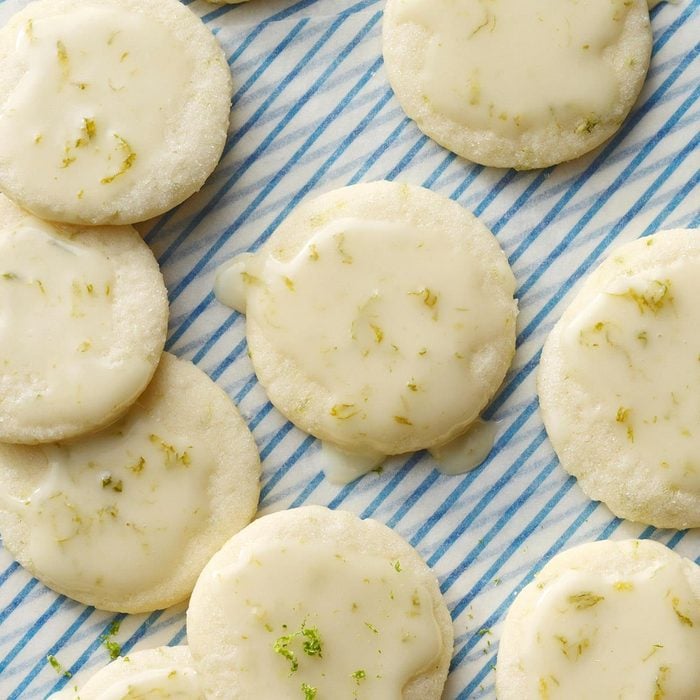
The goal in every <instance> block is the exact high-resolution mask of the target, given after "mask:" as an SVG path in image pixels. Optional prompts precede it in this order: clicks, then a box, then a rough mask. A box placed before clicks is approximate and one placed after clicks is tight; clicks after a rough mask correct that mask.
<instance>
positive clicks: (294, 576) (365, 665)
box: [187, 506, 453, 700]
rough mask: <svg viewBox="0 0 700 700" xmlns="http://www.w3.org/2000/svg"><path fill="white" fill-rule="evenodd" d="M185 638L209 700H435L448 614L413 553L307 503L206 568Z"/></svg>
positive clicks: (447, 648)
mask: <svg viewBox="0 0 700 700" xmlns="http://www.w3.org/2000/svg"><path fill="white" fill-rule="evenodd" d="M187 636H188V640H189V644H190V649H191V650H192V655H193V657H194V660H195V668H196V669H197V672H198V673H199V674H200V677H201V680H202V684H203V687H204V692H205V695H206V696H207V697H208V698H226V699H227V700H236V699H238V698H241V699H242V698H254V697H258V698H263V697H264V698H272V697H276V698H282V697H285V698H287V697H290V698H291V697H307V698H314V697H316V694H318V697H319V698H322V697H352V696H353V695H354V694H356V693H359V694H360V695H359V696H360V697H375V698H380V697H382V698H388V697H401V698H403V699H404V700H437V699H438V698H440V697H441V695H442V689H443V686H444V683H445V679H446V677H447V672H448V667H449V663H450V658H451V656H452V643H453V631H452V622H451V619H450V615H449V613H448V611H447V608H446V606H445V603H444V601H443V599H442V596H441V594H440V589H439V587H438V584H437V581H436V580H435V576H434V574H433V573H432V572H431V571H430V569H429V568H428V567H427V566H426V564H425V563H424V562H423V560H422V559H421V558H420V557H419V555H418V554H417V553H416V551H415V550H414V549H413V548H412V547H411V546H410V545H409V544H408V543H407V542H406V541H405V540H403V539H402V538H401V537H399V536H398V535H397V534H396V533H394V532H393V531H392V530H390V529H389V528H387V527H385V526H384V525H381V524H380V523H378V522H376V521H373V520H360V519H359V518H357V517H356V516H354V515H352V514H350V513H347V512H343V511H331V510H328V509H327V508H322V507H320V506H308V507H304V508H297V509H294V510H289V511H284V512H280V513H275V514H273V515H268V516H265V517H262V518H260V519H259V520H256V521H255V522H254V523H252V524H251V525H249V526H248V527H247V528H245V530H243V531H242V532H240V533H239V534H238V535H236V536H235V537H233V538H231V540H229V542H227V543H226V545H225V546H224V547H223V549H222V550H221V551H220V552H218V553H217V554H216V555H214V557H212V559H211V561H210V562H209V563H208V564H207V566H206V567H205V569H204V571H203V572H202V575H201V576H200V578H199V580H198V581H197V584H196V586H195V589H194V591H193V593H192V598H191V600H190V607H189V609H188V611H187Z"/></svg>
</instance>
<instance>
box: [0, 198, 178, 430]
mask: <svg viewBox="0 0 700 700" xmlns="http://www.w3.org/2000/svg"><path fill="white" fill-rule="evenodd" d="M0 220H1V221H2V224H1V225H0V227H1V230H0V441H2V442H14V443H23V444H25V443H26V444H32V443H38V442H49V441H53V440H62V439H65V438H69V437H73V436H76V435H79V434H82V433H86V432H90V431H94V430H97V429H98V428H101V427H103V426H105V425H108V424H109V423H112V422H113V421H115V420H116V419H117V418H118V417H119V416H120V415H121V414H122V413H124V411H126V409H127V408H128V407H129V406H130V405H131V404H132V403H133V402H134V401H135V400H136V398H137V397H138V395H139V394H140V393H141V392H142V391H143V390H144V389H145V388H146V385H147V384H148V382H149V381H150V379H151V377H152V376H153V373H154V372H155V370H156V366H157V364H158V362H159V360H160V357H161V353H162V351H163V345H164V343H165V336H166V332H167V325H168V298H167V292H166V289H165V285H164V284H163V276H162V275H161V274H160V270H159V269H158V264H157V262H156V260H155V258H154V257H153V253H152V252H151V251H150V249H149V248H148V246H147V245H146V244H145V243H144V242H143V240H142V239H141V237H140V236H139V234H138V233H137V231H136V230H135V229H133V228H132V227H131V226H123V227H103V228H94V227H90V228H80V227H76V226H67V225H61V224H51V223H47V222H44V221H41V220H40V219H37V218H36V217H34V216H32V215H31V214H28V213H27V212H25V211H23V210H22V209H20V208H19V207H17V206H16V205H14V204H13V203H12V202H11V201H10V200H8V199H7V198H6V197H4V196H3V195H0Z"/></svg>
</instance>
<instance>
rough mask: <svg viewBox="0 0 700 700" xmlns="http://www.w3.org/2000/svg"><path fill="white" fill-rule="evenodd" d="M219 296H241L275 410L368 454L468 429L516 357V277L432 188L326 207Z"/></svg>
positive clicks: (247, 258)
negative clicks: (514, 356)
mask: <svg viewBox="0 0 700 700" xmlns="http://www.w3.org/2000/svg"><path fill="white" fill-rule="evenodd" d="M218 287H219V289H218V293H219V295H220V296H221V297H224V298H225V297H226V296H227V294H226V292H237V293H238V298H235V297H236V294H235V293H234V294H233V297H234V298H229V303H231V304H232V305H234V306H237V307H238V308H239V309H241V310H245V312H246V314H247V337H248V343H249V347H250V351H251V356H252V360H253V364H254V366H255V371H256V373H257V375H258V378H259V380H260V382H261V383H262V384H263V386H264V387H265V388H266V389H267V392H268V395H269V397H270V400H271V401H272V403H273V404H274V405H275V406H276V407H277V408H278V409H279V410H280V411H281V412H282V413H284V414H285V415H286V416H287V417H288V418H289V419H290V420H292V421H293V422H294V423H295V424H297V425H298V426H300V427H301V428H303V429H304V430H306V431H308V432H310V433H312V434H313V435H315V436H317V437H319V438H321V439H322V440H324V441H328V442H329V443H331V444H333V445H335V446H336V447H339V448H341V449H343V450H348V451H350V452H351V453H353V454H361V455H366V456H368V457H369V458H371V457H372V456H374V457H377V456H378V455H379V456H381V455H387V454H399V453H403V452H409V451H412V450H416V449H421V448H426V447H432V446H435V445H437V444H441V443H444V442H447V441H448V440H450V439H452V438H454V437H456V436H457V435H459V434H461V433H463V432H464V431H465V429H466V428H467V427H468V426H469V425H470V424H471V423H472V422H473V421H474V420H475V419H476V418H477V417H478V415H479V412H480V411H481V410H482V409H483V408H484V407H485V406H486V404H487V403H488V401H489V400H490V399H491V397H492V396H493V395H494V393H495V391H496V390H497V388H498V386H499V385H500V383H501V381H502V380H503V377H504V375H505V373H506V370H507V368H508V366H509V364H510V361H511V358H512V356H513V353H514V347H515V317H516V314H517V303H516V301H515V300H514V299H513V293H514V289H515V280H514V278H513V274H512V272H511V270H510V268H509V266H508V262H507V260H506V258H505V255H504V254H503V252H502V250H501V249H500V247H499V245H498V243H497V241H496V239H495V238H494V237H493V235H492V234H491V232H490V231H489V230H488V229H487V228H486V227H485V226H484V225H483V224H481V223H480V222H479V221H478V220H477V219H476V218H475V217H474V216H472V214H470V213H469V212H467V211H466V210H465V209H463V208H462V207H461V206H459V205H458V204H457V203H455V202H453V201H451V200H449V199H447V198H445V197H442V196H440V195H437V194H434V193H432V192H430V191H429V190H426V189H423V188H420V187H414V186H409V185H403V184H396V183H390V182H376V183H371V184H364V185H355V186H352V187H347V188H343V189H340V190H335V191H333V192H330V193H328V194H325V195H322V196H320V197H318V198H316V199H313V200H311V201H309V202H307V203H305V204H303V205H302V206H300V207H299V208H298V209H297V210H296V211H295V212H293V214H292V215H291V216H290V217H289V218H288V219H287V220H286V221H285V222H284V223H283V224H282V225H281V226H280V227H279V228H278V229H277V231H276V232H275V233H274V235H273V236H272V237H271V238H270V240H269V241H268V242H267V243H266V245H265V246H264V247H263V248H262V249H261V250H260V252H259V253H257V254H255V255H253V256H251V255H249V254H245V255H244V256H242V257H239V258H236V259H234V261H233V263H232V264H231V265H230V266H229V267H228V268H227V269H225V270H224V271H223V272H222V273H221V274H220V276H219V281H218ZM380 461H381V459H380ZM371 462H372V460H371V459H370V460H369V463H368V464H369V465H370V466H369V467H368V468H371ZM375 464H376V462H375Z"/></svg>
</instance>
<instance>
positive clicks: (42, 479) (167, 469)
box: [0, 354, 260, 613]
mask: <svg viewBox="0 0 700 700" xmlns="http://www.w3.org/2000/svg"><path fill="white" fill-rule="evenodd" d="M259 478H260V462H259V458H258V452H257V449H256V446H255V442H254V441H253V438H252V436H251V434H250V432H249V431H248V428H247V427H246V425H245V423H244V422H243V419H242V418H241V417H240V415H239V414H238V411H237V410H236V409H235V407H234V406H233V404H232V403H231V401H230V400H229V398H228V397H227V396H226V394H225V393H224V392H223V391H222V390H221V389H219V388H218V387H217V386H216V385H215V384H214V383H213V382H212V381H211V380H210V379H209V378H208V377H207V376H206V375H205V374H204V373H203V372H201V371H200V370H198V369H197V368H196V367H195V366H194V365H193V364H191V363H190V362H186V361H184V360H178V359H176V358H175V357H173V356H172V355H168V354H165V355H163V359H162V360H161V363H160V365H159V367H158V371H157V372H156V375H155V377H154V378H153V381H152V382H151V384H150V385H149V386H148V388H147V389H146V391H145V392H144V394H143V395H142V396H141V397H139V400H138V402H137V403H136V404H135V405H134V407H133V408H132V409H131V410H130V411H129V412H128V413H127V414H126V416H124V417H123V418H122V419H121V420H119V421H118V422H117V423H115V424H114V425H112V426H110V427H109V428H106V429H105V430H103V431H101V432H99V433H96V434H94V435H91V436H88V437H85V438H81V439H79V440H76V441H73V442H64V443H60V444H52V445H41V446H35V447H26V446H24V447H23V446H14V445H2V446H0V493H1V494H2V495H0V533H1V534H2V540H3V546H4V547H5V548H6V549H7V550H8V551H9V552H10V553H11V554H12V555H13V556H14V557H15V558H16V559H17V561H18V562H19V563H20V564H22V566H24V567H25V568H26V569H28V570H29V571H30V572H31V573H32V574H33V575H34V576H36V577H37V578H38V579H39V580H40V581H42V582H43V583H44V584H46V585H47V586H48V587H49V588H52V589H53V590H55V591H57V592H59V593H62V594H64V595H67V596H69V597H71V598H74V599H75V600H78V601H80V602H81V603H85V604H86V605H94V606H95V607H96V608H100V609H103V610H112V611H118V612H130V613H138V612H146V611H150V610H156V609H160V608H165V607H167V606H170V605H173V604H174V603H177V602H179V601H181V600H184V599H185V598H187V596H189V594H190V592H191V591H192V587H193V586H194V583H195V581H196V579H197V576H199V573H200V572H201V570H202V568H203V567H204V565H205V564H206V562H207V560H208V559H209V557H211V555H212V554H213V553H214V552H216V551H217V550H218V549H219V548H220V547H221V546H222V544H223V543H224V542H226V540H227V539H228V538H229V537H231V535H233V534H234V533H236V532H238V530H240V529H241V528H243V527H244V526H245V525H246V524H247V523H248V522H249V521H250V520H251V518H252V517H253V515H254V514H255V511H256V508H257V502H258V495H259V489H260V485H259Z"/></svg>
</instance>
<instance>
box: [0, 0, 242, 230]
mask: <svg viewBox="0 0 700 700" xmlns="http://www.w3.org/2000/svg"><path fill="white" fill-rule="evenodd" d="M231 94H232V82H231V76H230V71H229V68H228V64H227V62H226V58H225V56H224V54H223V51H222V50H221V47H220V46H219V45H218V43H217V42H216V39H215V38H214V36H213V35H212V34H211V32H209V30H208V29H207V28H206V27H205V26H204V25H203V24H202V22H201V21H200V20H199V18H198V17H197V16H196V15H194V14H193V13H192V12H191V11H190V10H189V9H188V8H187V7H185V6H184V5H183V4H182V3H181V2H178V0H39V1H38V2H33V3H31V4H30V5H28V6H27V7H26V8H25V9H23V10H22V11H21V12H19V13H17V14H16V15H15V16H14V17H13V18H12V19H11V20H10V22H9V23H8V24H7V25H6V26H5V27H4V28H3V29H2V30H0V188H1V189H2V190H3V191H4V192H5V194H7V195H8V196H9V197H11V198H12V199H14V200H15V201H16V202H18V203H19V204H20V205H22V206H23V207H25V208H27V209H29V210H30V211H32V212H34V213H35V214H37V215H38V216H41V217H43V218H45V219H50V220H56V221H64V222H70V223H81V224H84V223H89V224H123V223H132V222H135V221H143V220H145V219H148V218H150V217H153V216H156V215H157V214H161V213H162V212H164V211H167V210H168V209H171V208H172V207H174V206H175V205H176V204H179V203H180V202H182V201H183V200H184V199H186V198H187V197H189V196H190V195H191V194H192V193H194V192H196V191H197V190H198V189H199V188H200V187H201V186H202V184H203V183H204V181H205V180H206V178H207V177H208V176H209V174H210V173H211V172H212V170H214V168H215V166H216V164H217V162H218V160H219V158H220V156H221V152H222V149H223V146H224V142H225V140H226V132H227V128H228V120H229V111H230V106H231Z"/></svg>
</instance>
